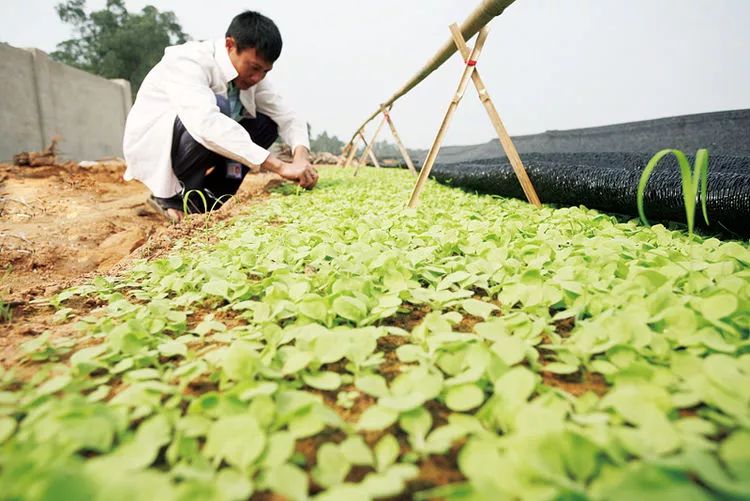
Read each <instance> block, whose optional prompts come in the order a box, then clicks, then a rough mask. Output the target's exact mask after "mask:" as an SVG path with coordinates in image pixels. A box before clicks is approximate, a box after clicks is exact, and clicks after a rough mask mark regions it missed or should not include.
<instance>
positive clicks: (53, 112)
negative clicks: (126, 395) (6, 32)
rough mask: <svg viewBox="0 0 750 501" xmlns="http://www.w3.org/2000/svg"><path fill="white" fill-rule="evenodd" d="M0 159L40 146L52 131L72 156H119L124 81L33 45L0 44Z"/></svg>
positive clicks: (127, 100)
mask: <svg viewBox="0 0 750 501" xmlns="http://www.w3.org/2000/svg"><path fill="white" fill-rule="evenodd" d="M0 75H3V78H2V79H0V161H6V162H7V161H10V160H11V159H12V158H13V155H14V154H16V153H19V152H21V151H40V150H42V149H43V148H44V147H45V146H47V145H48V144H49V142H50V140H51V138H52V137H53V136H55V135H60V136H62V140H61V142H60V143H59V152H60V155H61V156H62V157H63V158H68V159H72V160H96V159H99V158H103V157H108V156H122V134H123V131H124V129H125V117H127V114H128V112H129V111H130V107H131V105H132V97H131V92H130V84H129V83H128V82H127V81H125V80H107V79H105V78H101V77H98V76H95V75H92V74H90V73H86V72H85V71H81V70H78V69H75V68H71V67H69V66H66V65H64V64H61V63H58V62H56V61H53V60H52V59H50V57H49V56H47V54H45V53H44V52H42V51H40V50H38V49H17V48H15V47H11V46H10V45H7V44H4V43H0Z"/></svg>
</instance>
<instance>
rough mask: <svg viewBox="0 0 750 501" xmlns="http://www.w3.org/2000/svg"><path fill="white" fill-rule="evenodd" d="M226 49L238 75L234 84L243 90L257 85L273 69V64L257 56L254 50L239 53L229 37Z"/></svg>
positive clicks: (249, 49) (248, 49) (232, 39)
mask: <svg viewBox="0 0 750 501" xmlns="http://www.w3.org/2000/svg"><path fill="white" fill-rule="evenodd" d="M226 47H227V52H228V53H229V59H230V60H231V61H232V64H233V65H234V68H235V69H236V70H237V73H238V75H237V78H235V79H234V84H235V85H236V86H237V88H239V89H241V90H246V89H249V88H250V87H252V86H253V85H257V84H258V83H259V82H260V81H261V80H263V79H264V78H266V74H267V73H268V72H269V71H271V70H272V69H273V64H272V63H269V62H268V61H266V60H265V59H263V58H262V57H261V56H260V55H259V54H257V53H256V51H255V49H254V48H247V49H245V50H243V51H242V52H237V44H236V43H235V41H234V38H232V37H227V40H226Z"/></svg>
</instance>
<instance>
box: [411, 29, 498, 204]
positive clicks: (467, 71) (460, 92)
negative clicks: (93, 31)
mask: <svg viewBox="0 0 750 501" xmlns="http://www.w3.org/2000/svg"><path fill="white" fill-rule="evenodd" d="M488 34H489V28H488V27H487V26H485V27H484V28H482V29H481V30H479V36H478V37H477V42H476V44H474V49H472V51H471V55H470V56H469V58H468V60H467V61H466V65H465V66H464V72H463V74H462V75H461V80H460V81H459V83H458V89H456V93H455V94H454V95H453V98H452V99H451V103H450V105H449V106H448V111H446V112H445V116H444V117H443V122H442V123H441V124H440V129H438V133H437V136H436V137H435V141H434V142H433V143H432V147H431V148H430V152H429V153H428V154H427V158H425V161H424V165H423V166H422V171H421V172H420V173H419V178H418V179H417V184H416V185H415V186H414V190H413V191H412V193H411V198H410V199H409V207H410V208H412V207H416V206H417V204H418V203H419V196H420V195H421V193H422V190H424V185H425V183H426V182H427V178H428V177H429V175H430V171H431V170H432V166H433V165H434V164H435V159H436V158H437V155H438V152H439V151H440V145H441V144H442V142H443V139H444V138H445V134H446V132H448V126H449V125H450V122H451V120H452V119H453V115H454V114H455V113H456V109H457V108H458V103H460V102H461V99H462V98H463V97H464V93H465V92H466V87H467V86H468V85H469V80H470V79H471V75H472V73H474V68H475V66H476V61H477V59H478V58H479V56H480V54H481V53H482V47H484V42H485V41H486V40H487V35H488Z"/></svg>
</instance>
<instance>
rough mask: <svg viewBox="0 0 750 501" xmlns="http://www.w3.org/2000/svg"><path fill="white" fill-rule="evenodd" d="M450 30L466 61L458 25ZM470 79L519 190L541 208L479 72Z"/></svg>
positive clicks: (467, 50) (530, 201) (466, 47)
mask: <svg viewBox="0 0 750 501" xmlns="http://www.w3.org/2000/svg"><path fill="white" fill-rule="evenodd" d="M450 30H451V34H452V35H453V40H454V42H455V43H456V47H458V50H459V51H460V52H461V57H463V59H464V61H466V60H467V59H468V58H469V57H470V53H469V47H468V46H467V45H466V41H465V40H464V38H463V36H462V35H461V31H460V30H459V29H458V25H457V24H456V23H453V24H451V26H450ZM471 79H472V81H473V82H474V87H476V89H477V93H478V94H479V99H480V100H481V101H482V104H483V105H484V108H485V109H486V110H487V114H488V115H489V116H490V122H492V125H493V126H494V127H495V132H496V133H497V137H498V138H499V139H500V144H502V146H503V150H505V154H506V155H507V157H508V160H509V161H510V165H511V166H512V167H513V171H514V172H515V174H516V177H517V178H518V182H519V183H521V188H523V192H524V194H525V195H526V199H527V200H528V201H529V203H531V204H534V205H535V206H537V207H541V206H542V204H541V202H540V201H539V196H538V195H537V193H536V190H535V189H534V185H533V184H532V183H531V179H529V175H528V173H527V172H526V168H525V167H524V166H523V162H522V161H521V157H520V156H519V154H518V150H516V146H515V145H514V144H513V140H511V138H510V135H509V134H508V131H507V130H506V129H505V125H503V121H502V120H501V119H500V114H499V113H498V112H497V108H495V104H494V103H493V102H492V99H491V98H490V94H489V92H488V91H487V86H486V85H484V81H483V80H482V77H481V76H480V75H479V70H477V69H474V72H473V73H472V74H471Z"/></svg>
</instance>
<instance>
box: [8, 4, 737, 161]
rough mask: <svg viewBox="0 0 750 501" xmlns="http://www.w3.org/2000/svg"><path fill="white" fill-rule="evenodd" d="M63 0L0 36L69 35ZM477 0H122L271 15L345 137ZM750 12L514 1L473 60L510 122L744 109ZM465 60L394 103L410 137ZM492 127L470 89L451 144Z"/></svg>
mask: <svg viewBox="0 0 750 501" xmlns="http://www.w3.org/2000/svg"><path fill="white" fill-rule="evenodd" d="M56 3H57V1H56V0H1V1H0V41H4V42H7V43H10V44H11V45H14V46H17V47H32V46H33V47H38V48H40V49H42V50H45V51H48V52H49V51H52V50H54V48H55V46H56V44H57V43H59V42H61V41H62V40H65V39H67V38H70V36H71V30H70V29H69V28H68V27H67V26H65V25H63V24H61V23H60V21H59V20H58V19H57V15H56V14H55V11H54V5H55V4H56ZM478 3H479V0H464V1H460V0H409V1H406V0H378V1H376V2H353V1H350V0H319V1H315V2H312V1H309V0H262V1H259V0H256V1H252V0H248V1H244V2H239V1H237V0H213V1H212V2H205V1H198V0H152V1H146V0H126V4H127V6H128V8H129V9H130V10H131V11H132V10H140V9H141V8H142V7H143V6H144V5H146V4H152V5H154V6H156V7H157V8H158V9H160V10H171V11H174V12H175V13H176V14H177V17H178V18H179V20H180V22H181V24H182V26H183V29H184V30H185V31H186V32H187V33H188V34H190V35H191V36H192V37H193V38H194V39H206V38H217V37H222V36H223V34H224V32H225V30H226V27H227V25H228V23H229V21H230V20H231V18H232V17H233V16H234V15H235V14H237V13H238V12H239V11H241V10H244V9H253V10H258V11H260V12H262V13H264V14H266V15H268V16H269V17H271V18H272V19H274V20H275V21H276V23H277V24H278V25H279V28H280V29H281V33H282V36H283V37H284V51H283V53H282V56H281V59H280V60H279V61H278V62H277V64H276V67H275V69H274V70H273V72H272V76H271V78H273V79H274V81H275V82H276V83H277V84H278V86H279V87H280V88H281V89H282V90H283V92H284V95H285V96H286V98H287V100H288V101H289V102H290V103H291V104H293V105H294V107H295V108H296V109H297V110H298V111H299V113H300V114H301V115H303V116H304V117H305V118H306V119H307V120H308V121H309V122H310V123H311V124H312V127H313V133H314V134H316V133H318V132H320V131H321V130H323V129H326V130H328V132H329V133H332V134H336V135H338V136H339V137H341V138H342V139H348V138H349V137H350V135H351V134H352V132H353V131H354V128H355V127H357V126H358V125H359V124H360V123H361V121H362V120H363V119H364V118H365V117H366V116H368V115H369V114H370V113H371V112H372V111H373V110H374V109H375V108H376V107H377V105H378V103H380V102H382V101H384V100H385V99H387V98H388V97H389V96H390V95H391V94H392V93H393V91H395V90H396V89H397V88H399V87H401V85H402V84H403V83H405V82H406V81H407V80H408V79H409V78H410V77H411V76H412V75H413V74H414V73H415V72H416V71H417V70H418V69H419V68H420V67H421V66H422V64H423V63H424V62H425V61H426V60H427V59H428V58H430V57H431V56H432V55H433V54H434V52H435V51H436V50H437V48H438V47H439V46H441V45H442V44H443V43H444V42H445V41H446V40H447V39H448V38H449V36H450V35H449V32H448V25H449V24H450V23H451V22H454V21H458V22H461V21H463V20H464V19H465V18H466V16H467V15H468V14H469V13H470V12H471V11H472V10H473V8H474V7H475V6H476V5H477V4H478ZM104 4H105V0H89V2H88V5H89V8H91V9H95V8H101V7H102V6H103V5H104ZM748 20H750V0H564V1H563V0H517V1H516V2H515V3H514V4H513V5H511V6H510V7H509V8H508V9H507V10H506V11H505V13H504V14H503V15H502V16H500V17H499V18H497V19H495V20H494V21H493V22H492V24H491V25H490V28H491V31H490V37H489V39H488V41H487V44H486V46H485V49H484V52H483V54H482V58H481V60H480V63H479V65H478V66H477V67H478V68H479V69H480V71H481V74H482V76H483V78H484V80H485V82H486V84H487V85H488V87H489V90H490V95H491V96H492V97H493V99H494V101H495V103H496V106H497V108H498V110H499V111H500V115H501V116H502V118H503V120H504V121H505V124H506V126H507V128H508V129H509V131H510V132H511V134H530V133H535V132H542V131H545V130H549V129H569V128H575V127H586V126H594V125H605V124H612V123H619V122H626V121H632V120H642V119H649V118H658V117H665V116H672V115H681V114H688V113H700V112H709V111H720V110H729V109H737V108H750V29H748V24H747V23H748ZM460 72H461V63H460V60H459V58H458V56H454V58H453V59H451V60H449V61H448V62H447V63H446V64H445V65H443V67H442V68H441V69H440V70H438V71H437V72H435V73H434V74H433V75H432V76H430V77H429V79H428V80H426V81H425V82H423V83H422V84H421V85H420V86H418V87H417V88H416V89H414V90H413V91H412V92H411V93H410V94H407V95H406V96H405V97H403V98H402V99H401V100H399V101H398V102H397V103H396V105H395V106H394V109H393V112H392V115H393V118H394V120H395V122H396V125H397V127H398V128H399V132H400V133H401V135H402V136H403V139H404V141H405V142H406V143H407V145H408V146H409V147H414V148H417V147H421V148H426V147H428V146H429V144H430V143H431V142H432V139H433V137H434V135H435V133H436V131H437V127H438V125H439V123H440V120H441V118H442V115H443V114H444V112H445V110H446V108H447V106H448V103H449V101H450V99H451V96H452V94H453V92H454V90H455V87H456V84H457V82H458V79H459V77H460ZM3 78H12V76H10V75H4V76H3ZM372 128H374V126H372ZM493 137H494V132H493V129H492V127H491V125H490V123H489V121H488V119H487V117H486V114H485V112H484V109H483V108H482V107H481V105H480V104H479V101H478V99H477V98H476V93H475V92H474V91H473V90H471V89H470V92H468V93H467V95H466V97H465V98H464V101H463V102H462V104H461V108H460V110H459V112H458V114H457V115H456V118H455V120H454V121H453V123H452V125H451V129H450V131H449V134H448V137H447V139H446V144H472V143H480V142H485V141H487V140H489V139H491V138H493Z"/></svg>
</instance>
